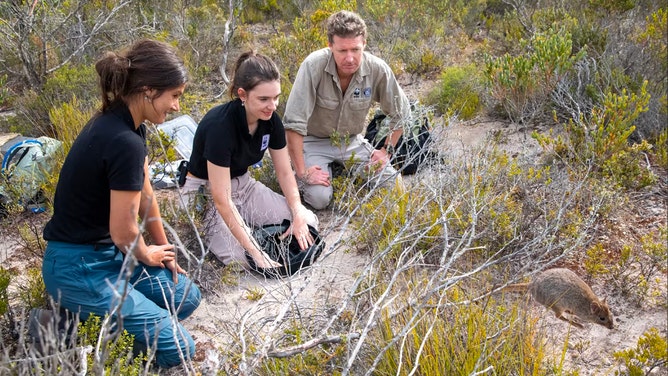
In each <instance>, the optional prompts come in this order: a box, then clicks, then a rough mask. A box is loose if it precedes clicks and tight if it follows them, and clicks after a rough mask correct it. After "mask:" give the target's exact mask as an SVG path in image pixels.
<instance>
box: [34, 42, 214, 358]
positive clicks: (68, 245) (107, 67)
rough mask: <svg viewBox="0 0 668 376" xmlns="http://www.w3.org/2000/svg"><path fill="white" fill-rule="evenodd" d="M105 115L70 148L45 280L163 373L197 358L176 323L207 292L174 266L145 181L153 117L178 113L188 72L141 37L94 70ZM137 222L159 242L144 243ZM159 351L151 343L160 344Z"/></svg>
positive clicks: (68, 305) (49, 236) (164, 48)
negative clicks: (106, 321)
mask: <svg viewBox="0 0 668 376" xmlns="http://www.w3.org/2000/svg"><path fill="white" fill-rule="evenodd" d="M95 68H96V70H97V73H98V74H99V76H100V89H101V93H102V110H101V111H100V112H99V113H98V114H96V115H95V116H94V117H93V118H92V119H91V120H90V121H89V122H88V124H86V126H85V127H84V128H83V130H82V131H81V132H80V133H79V135H78V136H77V139H76V140H75V141H74V143H73V144H72V148H71V149H70V151H69V153H68V155H67V157H66V159H65V162H64V164H63V167H62V170H61V171H60V176H59V179H58V185H57V187H56V193H55V197H54V205H53V210H54V213H53V217H52V218H51V220H50V221H49V222H48V223H47V224H46V226H45V228H44V239H46V240H47V242H48V243H47V247H46V252H45V254H44V261H43V264H42V275H43V277H44V284H45V286H46V290H47V291H48V293H49V295H50V296H51V297H52V298H53V299H54V300H55V301H56V303H57V304H58V305H59V306H60V307H62V308H65V309H67V310H69V311H70V312H72V313H77V314H80V315H81V319H82V320H85V319H86V318H87V317H88V316H89V315H90V314H94V315H96V316H99V317H104V316H105V315H106V314H109V315H110V316H111V318H112V319H113V320H114V321H115V322H116V323H117V325H118V326H119V327H118V328H117V329H121V330H123V329H124V330H127V332H128V333H130V334H132V335H133V336H134V338H135V342H136V343H138V344H141V345H142V346H143V347H148V348H152V349H153V350H154V354H155V360H156V363H157V364H158V366H160V367H171V366H175V365H178V364H180V363H181V362H182V361H184V360H187V359H189V358H191V357H192V356H193V355H194V354H195V343H194V341H193V338H192V337H191V335H190V334H189V333H188V331H187V330H186V329H185V328H184V327H183V326H182V325H181V324H180V323H179V322H178V320H182V319H184V318H186V317H188V316H190V314H192V312H193V311H194V310H195V308H197V306H198V305H199V303H200V300H201V294H200V291H199V289H198V288H197V286H196V285H194V284H193V283H192V281H191V280H190V279H189V278H188V277H186V276H185V275H184V274H180V275H179V273H185V271H184V270H183V269H182V268H181V267H180V266H179V265H178V264H177V263H176V254H175V252H174V246H173V245H172V244H170V243H169V241H168V239H167V236H166V234H165V229H164V227H163V224H162V220H161V216H160V209H159V207H158V203H157V201H156V199H155V196H154V195H153V190H152V188H151V184H150V181H149V174H148V158H147V147H146V127H145V125H144V124H143V122H144V121H146V120H148V121H150V122H152V123H154V124H159V123H163V122H164V121H165V118H166V116H167V114H169V113H171V112H175V111H178V110H179V98H180V97H181V95H182V94H183V90H184V89H185V86H186V81H187V72H186V70H185V67H184V65H183V62H182V61H181V59H179V58H178V56H177V55H176V53H175V51H174V50H173V49H172V48H171V47H170V46H169V45H167V44H165V43H161V42H156V41H152V40H141V41H139V42H137V43H135V44H134V45H133V46H132V47H131V48H130V49H129V50H127V51H125V52H123V53H120V54H117V53H114V52H108V53H107V54H105V55H104V57H102V58H101V59H100V60H98V61H97V63H96V64H95ZM137 218H141V219H142V221H143V230H145V231H146V232H147V233H148V235H149V236H150V239H151V241H152V242H153V244H149V243H148V242H145V241H144V237H143V236H142V229H140V227H139V225H138V223H137ZM154 346H155V347H154Z"/></svg>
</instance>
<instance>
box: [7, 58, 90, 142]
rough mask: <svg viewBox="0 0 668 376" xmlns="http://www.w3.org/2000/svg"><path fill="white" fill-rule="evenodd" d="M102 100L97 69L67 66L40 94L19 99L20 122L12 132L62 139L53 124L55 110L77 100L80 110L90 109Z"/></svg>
mask: <svg viewBox="0 0 668 376" xmlns="http://www.w3.org/2000/svg"><path fill="white" fill-rule="evenodd" d="M77 98H78V99H77ZM98 98H99V95H98V88H97V74H96V73H95V70H94V68H93V66H92V65H87V66H73V65H67V66H65V67H63V68H61V69H59V70H57V71H55V72H54V73H53V74H52V75H51V76H49V78H48V79H47V80H46V83H45V84H44V87H43V89H42V90H41V91H40V92H27V93H25V94H24V95H23V96H22V97H20V98H19V99H17V101H16V113H17V119H16V121H15V122H14V123H15V124H14V127H13V129H12V131H14V132H18V133H21V134H24V135H32V136H49V137H53V138H56V139H61V137H62V135H61V134H60V133H58V129H56V128H55V126H54V125H53V124H52V123H51V122H50V121H49V120H50V112H51V110H52V109H53V108H59V107H61V106H62V105H63V103H70V102H73V101H78V106H79V108H86V109H90V108H92V107H93V106H94V105H95V104H96V103H97V100H98Z"/></svg>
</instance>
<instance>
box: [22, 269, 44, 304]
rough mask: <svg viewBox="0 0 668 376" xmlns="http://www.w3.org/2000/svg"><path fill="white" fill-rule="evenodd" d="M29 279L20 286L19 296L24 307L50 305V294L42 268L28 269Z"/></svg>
mask: <svg viewBox="0 0 668 376" xmlns="http://www.w3.org/2000/svg"><path fill="white" fill-rule="evenodd" d="M26 274H27V279H26V281H25V282H23V284H22V286H19V293H18V297H19V300H20V301H21V303H22V304H23V306H24V307H28V308H45V307H47V306H48V299H49V298H48V295H47V293H46V287H45V286H44V279H43V278H42V269H41V268H29V269H27V273H26Z"/></svg>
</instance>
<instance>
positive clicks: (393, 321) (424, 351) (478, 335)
mask: <svg viewBox="0 0 668 376" xmlns="http://www.w3.org/2000/svg"><path fill="white" fill-rule="evenodd" d="M418 283H419V282H418ZM409 285H411V286H413V288H415V289H420V287H418V286H416V285H415V284H413V283H410V284H409ZM441 299H442V300H447V301H448V303H449V304H447V306H445V305H443V306H441V307H439V308H436V307H435V305H434V304H433V303H435V302H433V303H432V304H429V303H425V304H424V305H419V304H417V305H413V306H409V307H407V308H406V309H405V310H403V311H401V312H399V313H398V314H391V313H390V312H389V310H387V311H385V312H384V313H383V315H382V316H381V317H380V318H379V319H378V330H377V339H376V340H374V341H371V343H375V344H378V345H376V346H375V347H374V350H373V351H369V354H370V356H376V358H381V359H380V361H379V364H378V366H377V368H376V370H375V372H374V374H375V375H409V374H411V370H418V373H419V374H422V375H462V376H463V375H471V374H479V373H484V372H483V370H490V369H493V370H494V373H495V374H498V375H511V374H512V375H519V374H527V375H536V374H542V373H544V370H543V369H542V367H543V365H542V363H543V361H544V360H545V359H546V353H545V349H544V348H543V345H542V344H541V341H540V332H539V330H538V325H537V321H536V320H535V319H531V318H529V317H528V316H527V315H526V313H525V311H524V309H523V307H521V306H519V305H513V306H510V307H506V306H505V305H502V304H498V303H497V302H495V301H493V300H492V299H490V300H488V301H485V302H484V303H482V302H481V303H478V304H476V303H470V302H468V303H465V302H463V301H464V300H465V299H464V296H463V294H462V292H461V291H460V290H459V289H457V288H452V290H451V291H450V292H449V293H448V297H447V298H445V297H441ZM400 328H408V330H405V331H401V330H399V329H400ZM376 354H380V355H376Z"/></svg>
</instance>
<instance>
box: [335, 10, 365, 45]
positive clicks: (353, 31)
mask: <svg viewBox="0 0 668 376" xmlns="http://www.w3.org/2000/svg"><path fill="white" fill-rule="evenodd" d="M335 35H336V36H337V37H340V38H354V37H357V36H360V35H361V36H362V37H363V38H364V39H365V40H366V23H364V20H363V19H362V17H360V16H359V15H358V14H357V13H354V12H350V11H347V10H341V11H338V12H336V13H334V14H332V15H331V16H329V18H327V41H329V43H333V42H334V36H335Z"/></svg>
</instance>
